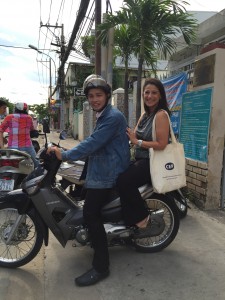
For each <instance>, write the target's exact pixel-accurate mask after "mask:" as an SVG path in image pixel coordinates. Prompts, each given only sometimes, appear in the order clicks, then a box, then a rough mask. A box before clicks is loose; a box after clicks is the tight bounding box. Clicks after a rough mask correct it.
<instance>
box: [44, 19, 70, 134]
mask: <svg viewBox="0 0 225 300" xmlns="http://www.w3.org/2000/svg"><path fill="white" fill-rule="evenodd" d="M41 27H53V28H61V37H60V44H54V43H51V44H52V45H54V46H57V47H60V57H59V58H60V62H61V66H62V67H60V68H59V71H58V82H59V101H60V114H59V118H60V130H63V129H64V98H65V87H64V77H65V71H64V64H62V61H63V58H64V55H65V37H64V25H63V24H62V25H41Z"/></svg>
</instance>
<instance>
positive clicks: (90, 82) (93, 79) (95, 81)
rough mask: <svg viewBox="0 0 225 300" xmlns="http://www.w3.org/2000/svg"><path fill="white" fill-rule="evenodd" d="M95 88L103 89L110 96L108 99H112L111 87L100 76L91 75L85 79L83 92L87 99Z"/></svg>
mask: <svg viewBox="0 0 225 300" xmlns="http://www.w3.org/2000/svg"><path fill="white" fill-rule="evenodd" d="M93 88H99V89H102V90H103V91H105V93H106V94H109V97H108V99H109V98H110V97H111V87H110V85H109V84H108V83H107V82H106V80H105V79H104V78H102V77H101V76H100V75H96V74H91V75H89V76H88V77H87V78H86V79H85V81H84V84H83V91H84V94H85V95H86V97H87V95H88V91H89V90H90V89H93Z"/></svg>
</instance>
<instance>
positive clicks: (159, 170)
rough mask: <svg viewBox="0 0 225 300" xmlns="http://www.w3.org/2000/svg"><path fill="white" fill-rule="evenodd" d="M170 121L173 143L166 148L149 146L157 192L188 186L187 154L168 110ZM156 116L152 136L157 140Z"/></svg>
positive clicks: (152, 176)
mask: <svg viewBox="0 0 225 300" xmlns="http://www.w3.org/2000/svg"><path fill="white" fill-rule="evenodd" d="M164 112H165V113H166V114H167V117H168V119H169V123H170V136H171V143H170V144H168V145H167V146H166V148H165V149H164V150H154V149H152V148H149V155H150V159H149V161H150V175H151V180H152V186H153V189H154V191H155V192H156V193H159V194H165V193H167V192H170V191H173V190H177V189H179V188H181V187H184V186H186V175H185V154H184V147H183V144H181V143H178V142H177V140H176V138H175V136H174V132H173V129H172V126H171V122H170V117H169V115H168V113H167V112H166V111H164ZM155 118H156V116H155V117H154V119H153V122H152V138H153V141H155V140H156V132H155Z"/></svg>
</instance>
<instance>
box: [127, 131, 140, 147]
mask: <svg viewBox="0 0 225 300" xmlns="http://www.w3.org/2000/svg"><path fill="white" fill-rule="evenodd" d="M127 135H128V137H129V139H130V141H131V143H132V144H133V145H137V143H138V140H137V138H136V134H135V132H134V130H132V129H131V128H129V127H128V128H127Z"/></svg>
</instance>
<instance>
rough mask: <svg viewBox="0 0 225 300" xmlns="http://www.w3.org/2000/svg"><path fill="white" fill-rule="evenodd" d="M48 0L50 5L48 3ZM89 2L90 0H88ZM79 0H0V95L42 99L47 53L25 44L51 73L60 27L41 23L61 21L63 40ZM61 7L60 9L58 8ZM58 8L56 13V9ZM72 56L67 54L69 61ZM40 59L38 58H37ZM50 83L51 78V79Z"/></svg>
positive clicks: (196, 4)
mask: <svg viewBox="0 0 225 300" xmlns="http://www.w3.org/2000/svg"><path fill="white" fill-rule="evenodd" d="M51 2H52V5H51ZM105 2H106V1H105V0H102V12H104V10H105ZM122 2H123V1H122V0H111V5H112V8H113V10H114V11H115V10H118V9H119V7H121V6H122ZM187 2H188V3H190V5H189V6H187V7H186V8H187V10H200V11H221V10H222V9H224V8H225V3H224V1H222V0H214V1H206V0H189V1H187ZM90 3H92V1H90ZM79 5H80V1H79V0H52V1H51V0H20V1H17V0H1V10H0V45H4V46H13V47H22V48H23V49H20V48H12V47H2V46H0V97H6V98H8V99H9V101H10V102H17V101H24V102H27V103H28V104H38V103H39V104H40V103H46V101H47V96H48V85H49V63H48V62H47V61H48V59H49V58H48V56H47V55H41V54H38V53H37V52H36V51H35V50H30V49H29V50H28V49H24V48H28V44H32V45H34V46H36V47H38V48H39V49H50V48H51V50H50V52H49V51H44V52H45V53H46V54H48V55H50V56H51V57H52V62H53V63H52V73H53V75H54V72H55V70H54V65H55V64H56V66H59V58H58V55H57V53H56V52H55V51H53V50H57V47H54V46H50V43H51V42H53V43H55V42H56V39H55V37H54V34H55V36H60V34H61V29H54V28H51V31H52V32H51V31H49V30H48V29H47V27H45V26H42V27H41V28H40V21H42V23H43V25H45V24H47V23H49V24H50V25H55V24H56V22H58V25H62V24H64V35H65V38H66V41H68V40H69V37H70V34H71V32H72V30H73V26H74V23H75V20H76V13H77V10H78V8H79ZM60 8H61V10H60ZM59 11H60V13H59ZM72 60H76V58H75V57H73V58H72V57H71V58H70V61H72ZM40 61H42V62H40ZM52 81H53V84H54V78H53V79H52Z"/></svg>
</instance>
